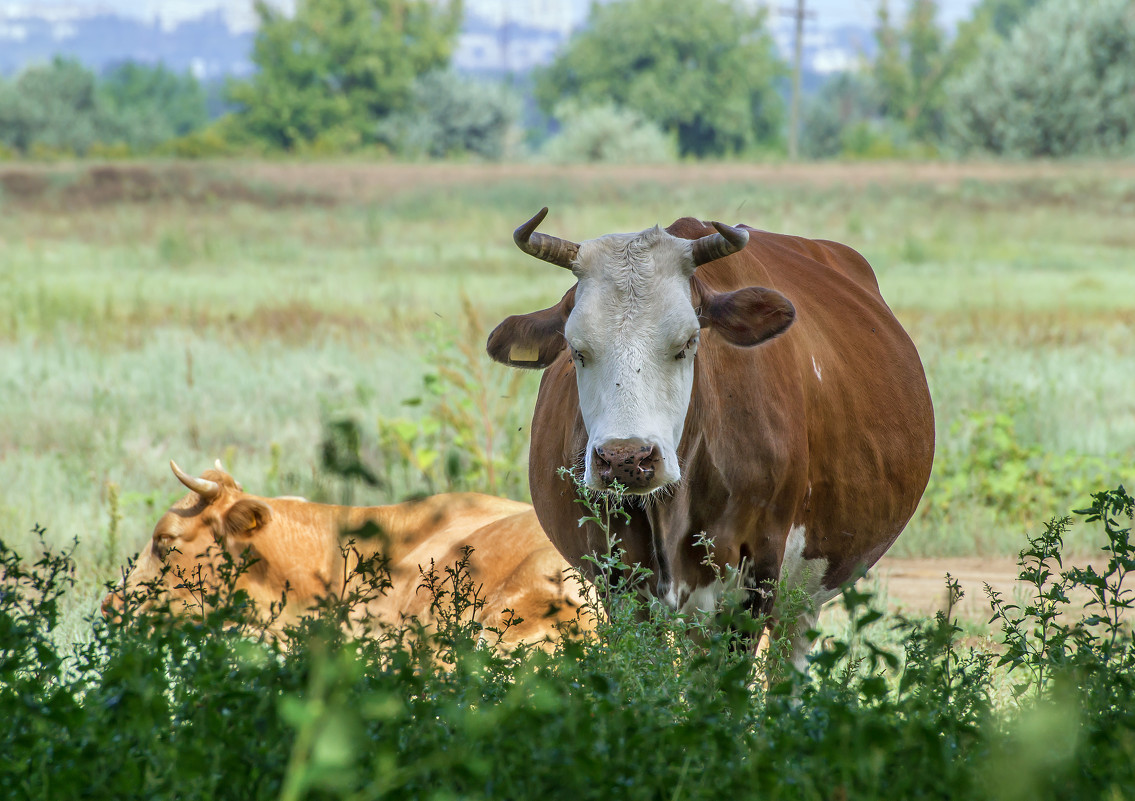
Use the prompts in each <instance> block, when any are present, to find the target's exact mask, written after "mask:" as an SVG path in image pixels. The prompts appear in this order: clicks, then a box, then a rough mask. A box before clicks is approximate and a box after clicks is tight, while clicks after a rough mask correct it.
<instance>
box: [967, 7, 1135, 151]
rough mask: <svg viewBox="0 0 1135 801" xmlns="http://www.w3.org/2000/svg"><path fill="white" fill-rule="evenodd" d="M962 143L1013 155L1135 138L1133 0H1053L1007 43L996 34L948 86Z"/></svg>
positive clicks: (1121, 146) (1093, 147)
mask: <svg viewBox="0 0 1135 801" xmlns="http://www.w3.org/2000/svg"><path fill="white" fill-rule="evenodd" d="M949 99H950V122H951V134H952V137H953V140H954V142H956V143H957V144H958V145H959V146H960V147H961V148H963V149H982V150H987V151H991V152H994V153H1003V154H1007V155H1014V156H1026V157H1036V156H1067V155H1072V154H1114V153H1122V152H1125V151H1129V150H1130V149H1131V147H1132V145H1133V144H1135V12H1133V11H1132V5H1131V3H1130V0H1095V2H1093V3H1090V4H1068V3H1066V2H1064V1H1063V0H1049V1H1048V2H1046V3H1044V4H1043V5H1041V6H1039V7H1038V8H1037V9H1036V10H1035V11H1033V12H1032V13H1031V14H1030V15H1029V16H1028V17H1026V18H1025V20H1024V21H1023V22H1021V23H1020V24H1019V25H1018V26H1017V27H1016V28H1015V29H1014V30H1013V33H1012V35H1011V36H1010V37H1009V38H1008V39H999V38H996V37H994V36H993V35H990V36H989V38H988V39H987V41H986V43H985V47H984V48H983V50H982V53H981V55H980V57H979V58H978V59H976V60H975V61H974V62H973V63H972V64H971V65H970V66H969V68H968V69H967V70H966V71H965V72H964V73H962V74H961V75H959V76H958V78H957V80H956V81H954V82H953V83H952V84H951V85H950V87H949Z"/></svg>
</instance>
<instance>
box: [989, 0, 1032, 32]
mask: <svg viewBox="0 0 1135 801" xmlns="http://www.w3.org/2000/svg"><path fill="white" fill-rule="evenodd" d="M1042 2H1043V0H981V2H980V3H978V4H977V7H976V8H974V12H973V13H974V17H975V18H977V19H979V20H982V21H983V22H985V23H986V24H988V25H989V26H990V27H991V28H992V29H993V30H994V31H995V32H996V33H997V35H998V36H1001V37H1002V38H1008V37H1009V35H1010V34H1012V32H1013V29H1014V28H1016V27H1017V25H1019V24H1020V23H1021V21H1022V20H1023V19H1025V18H1026V17H1027V16H1028V15H1029V12H1031V11H1032V10H1033V9H1034V8H1036V7H1037V6H1038V5H1040V4H1041V3H1042Z"/></svg>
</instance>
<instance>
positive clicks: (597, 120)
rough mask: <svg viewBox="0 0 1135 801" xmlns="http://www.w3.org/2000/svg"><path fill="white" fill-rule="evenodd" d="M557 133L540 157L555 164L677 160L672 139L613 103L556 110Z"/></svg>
mask: <svg viewBox="0 0 1135 801" xmlns="http://www.w3.org/2000/svg"><path fill="white" fill-rule="evenodd" d="M556 118H557V119H558V120H560V124H561V126H562V128H561V130H560V132H559V133H558V134H557V135H556V136H554V137H553V138H552V139H550V140H549V141H548V142H547V144H545V145H544V150H543V156H544V158H546V159H548V160H549V161H554V162H559V163H575V162H602V163H614V164H636V163H642V164H654V163H670V162H673V161H675V160H676V159H677V146H676V145H675V143H674V140H673V138H672V137H670V136H667V135H666V134H665V133H663V132H662V129H660V128H659V127H658V126H657V125H655V124H654V123H652V122H649V121H648V120H646V119H645V118H644V117H643V116H642V115H641V114H639V113H638V112H635V111H631V110H629V109H624V108H619V107H618V106H615V105H613V104H606V105H601V106H582V107H581V106H578V105H576V104H574V103H563V104H561V105H560V106H559V107H558V108H557V109H556Z"/></svg>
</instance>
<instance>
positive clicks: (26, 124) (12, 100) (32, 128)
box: [0, 58, 111, 156]
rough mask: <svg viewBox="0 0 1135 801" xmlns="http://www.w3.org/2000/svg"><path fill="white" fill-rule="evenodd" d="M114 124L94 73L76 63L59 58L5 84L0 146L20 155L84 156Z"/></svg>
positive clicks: (0, 90) (0, 95)
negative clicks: (0, 143)
mask: <svg viewBox="0 0 1135 801" xmlns="http://www.w3.org/2000/svg"><path fill="white" fill-rule="evenodd" d="M110 122H111V119H110V116H109V114H108V111H107V109H105V108H104V107H103V105H102V103H101V102H100V98H99V94H98V91H97V86H96V82H95V76H94V73H92V72H91V71H90V70H88V69H86V68H85V67H83V66H82V65H81V64H79V63H78V62H77V61H71V60H67V59H62V58H56V59H54V60H53V61H52V62H51V63H50V64H45V65H43V66H36V67H29V68H28V69H26V70H24V71H23V72H21V73H20V74H19V76H17V78H16V79H15V80H14V81H12V82H11V83H7V82H0V142H3V143H4V144H5V145H7V146H9V147H11V148H13V149H14V150H18V151H19V152H21V153H32V154H33V155H39V156H49V155H50V154H53V153H59V154H72V155H74V154H79V155H82V154H83V153H86V152H87V150H88V149H90V147H91V145H93V144H94V143H95V142H98V141H103V140H104V138H105V134H106V131H107V128H108V126H109V125H110ZM37 149H38V151H37Z"/></svg>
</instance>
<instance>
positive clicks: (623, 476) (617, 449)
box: [591, 439, 662, 489]
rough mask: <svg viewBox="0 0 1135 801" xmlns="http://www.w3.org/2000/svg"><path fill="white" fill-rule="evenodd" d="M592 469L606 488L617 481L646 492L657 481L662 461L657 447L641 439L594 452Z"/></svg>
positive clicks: (615, 442) (614, 443)
mask: <svg viewBox="0 0 1135 801" xmlns="http://www.w3.org/2000/svg"><path fill="white" fill-rule="evenodd" d="M591 453H592V457H591V469H592V472H593V474H594V475H595V477H596V478H597V479H599V481H601V482H602V483H603V484H604V485H605V486H609V485H611V484H612V483H614V482H615V481H618V482H619V483H620V484H623V485H625V486H627V487H629V488H631V489H644V488H646V487H647V486H648V485H649V484H650V483H651V482H652V481H653V480H654V474H655V472H656V470H657V468H658V466H659V465H660V464H661V461H662V458H661V455H660V452H659V449H658V446H657V445H654V444H653V443H649V442H645V441H643V440H641V439H631V440H608V441H607V442H604V443H603V445H601V446H596V447H595V448H594V450H592V452H591Z"/></svg>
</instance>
